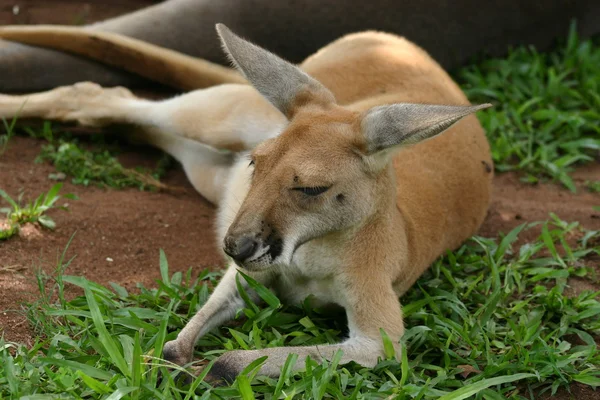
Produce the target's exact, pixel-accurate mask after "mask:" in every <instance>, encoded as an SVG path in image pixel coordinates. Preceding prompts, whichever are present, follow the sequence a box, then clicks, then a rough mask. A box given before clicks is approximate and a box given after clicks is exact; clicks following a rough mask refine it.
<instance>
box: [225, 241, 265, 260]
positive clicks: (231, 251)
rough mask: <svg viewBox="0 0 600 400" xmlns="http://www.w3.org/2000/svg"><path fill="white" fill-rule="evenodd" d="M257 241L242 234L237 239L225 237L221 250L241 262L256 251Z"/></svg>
mask: <svg viewBox="0 0 600 400" xmlns="http://www.w3.org/2000/svg"><path fill="white" fill-rule="evenodd" d="M256 247H258V243H257V242H256V240H254V239H253V238H251V237H248V236H242V237H241V238H239V239H237V240H231V238H227V239H226V240H225V246H224V248H223V250H224V251H225V253H226V254H227V255H228V256H229V257H231V258H233V259H234V260H235V261H238V262H243V261H244V260H246V259H247V258H248V257H250V256H251V255H252V254H254V252H255V251H256Z"/></svg>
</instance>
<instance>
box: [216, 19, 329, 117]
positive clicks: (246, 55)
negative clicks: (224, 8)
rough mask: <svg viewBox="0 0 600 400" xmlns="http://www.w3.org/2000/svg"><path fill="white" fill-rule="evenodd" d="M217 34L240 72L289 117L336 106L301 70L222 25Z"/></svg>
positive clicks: (318, 85)
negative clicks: (311, 107)
mask: <svg viewBox="0 0 600 400" xmlns="http://www.w3.org/2000/svg"><path fill="white" fill-rule="evenodd" d="M217 32H218V34H219V37H220V38H221V42H222V43H223V47H224V48H225V52H226V53H227V54H228V55H229V57H230V58H231V60H232V61H233V63H234V65H235V66H236V67H237V69H239V70H240V72H242V74H244V76H245V77H246V79H248V81H250V83H251V84H252V85H253V86H254V87H255V88H256V89H257V90H258V91H259V92H260V93H261V94H262V95H263V96H264V97H265V98H266V99H267V100H269V101H270V102H271V103H272V104H273V105H274V106H275V107H277V108H278V109H279V110H280V111H281V112H282V113H283V114H285V115H286V116H287V117H288V118H291V117H292V116H293V114H294V113H295V109H296V108H297V107H300V106H302V105H305V104H307V103H315V102H316V103H322V104H327V103H334V102H335V97H334V96H333V93H331V92H330V91H329V90H328V89H327V88H325V86H323V85H322V84H321V83H319V82H318V81H316V80H315V79H313V78H311V77H310V76H308V75H307V74H306V73H304V72H303V71H302V70H300V69H299V68H298V67H296V66H294V65H292V64H291V63H289V62H287V61H284V60H283V59H281V58H279V57H277V56H276V55H274V54H273V53H270V52H268V51H266V50H264V49H262V48H260V47H258V46H256V45H254V44H252V43H250V42H248V41H246V40H244V39H242V38H240V37H239V36H237V35H235V34H234V33H233V32H231V31H230V30H229V28H227V27H226V26H225V25H223V24H217Z"/></svg>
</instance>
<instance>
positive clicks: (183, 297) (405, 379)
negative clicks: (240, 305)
mask: <svg viewBox="0 0 600 400" xmlns="http://www.w3.org/2000/svg"><path fill="white" fill-rule="evenodd" d="M524 229H527V228H526V227H525V226H520V227H518V228H516V229H515V230H513V231H512V232H510V233H508V234H507V235H505V236H502V237H500V238H499V239H498V240H493V239H485V238H481V237H475V238H473V240H472V241H471V242H470V243H468V244H466V245H464V246H462V247H461V248H460V249H458V250H456V251H454V252H450V253H448V254H447V256H445V257H444V258H442V259H440V260H438V261H437V262H436V263H434V265H433V266H432V268H431V269H430V271H429V272H427V273H426V274H425V276H423V277H422V278H421V279H420V280H419V281H418V282H417V284H416V285H415V286H414V288H413V289H412V290H410V291H409V292H408V293H407V294H406V295H405V296H404V297H403V298H402V303H403V304H404V315H405V321H406V326H407V330H406V333H405V335H404V338H403V340H402V347H403V352H402V355H401V357H400V358H399V360H395V359H393V358H390V357H387V358H385V359H383V360H381V362H380V363H379V364H378V365H377V366H376V367H374V368H364V367H361V366H359V365H357V364H352V363H351V364H346V365H341V364H340V363H339V358H334V359H333V360H331V361H330V362H325V363H323V364H322V365H320V364H317V363H315V362H313V361H310V360H309V361H307V362H306V370H305V371H304V372H298V373H293V372H291V370H290V368H289V366H290V365H291V364H292V362H293V361H294V358H293V356H291V357H290V358H289V359H288V362H287V363H286V365H284V367H283V368H282V376H281V377H280V378H278V379H271V378H267V377H262V376H260V375H258V374H257V371H258V368H259V367H260V361H258V362H256V363H253V364H252V365H251V366H249V368H247V372H248V373H247V374H244V375H242V376H240V377H239V378H238V379H237V380H236V382H235V383H234V384H233V385H231V386H225V387H212V386H210V385H209V384H208V383H206V382H204V381H203V376H204V375H205V374H206V373H207V371H208V370H209V369H210V366H211V365H212V364H211V363H212V361H213V360H214V359H215V358H216V357H217V356H218V355H220V354H222V353H223V352H224V351H226V350H231V349H247V348H250V349H252V348H264V347H273V346H284V345H286V346H289V345H302V344H304V345H310V344H319V343H328V342H333V341H337V340H340V338H341V337H342V336H343V332H344V330H345V328H344V323H343V321H340V320H338V319H335V318H331V317H330V316H329V315H327V314H324V313H323V312H321V311H319V310H313V309H311V308H310V307H308V306H303V307H299V308H298V307H287V306H282V305H281V303H280V302H279V300H278V299H277V298H276V297H275V296H274V295H273V294H272V293H271V292H270V291H268V290H266V289H264V288H263V287H261V286H260V285H258V284H257V283H256V282H254V281H252V280H248V283H249V285H250V287H252V288H254V289H255V290H257V292H258V293H259V294H260V296H261V297H262V300H263V303H264V304H265V305H264V306H258V305H256V304H254V303H252V302H251V301H247V303H246V306H245V308H244V309H243V311H242V313H241V315H242V317H243V318H241V319H240V320H239V323H238V324H236V325H234V326H229V327H221V328H219V329H217V330H215V331H213V332H212V333H210V334H208V335H207V336H205V337H203V338H202V339H201V340H200V342H199V343H198V354H197V356H198V358H200V359H202V360H204V361H201V362H196V363H195V365H196V366H203V367H204V369H203V370H202V373H201V374H200V375H199V376H198V377H195V378H194V380H193V383H192V384H191V386H188V387H178V386H177V385H176V384H175V380H176V376H177V375H181V374H186V373H187V372H186V371H184V370H182V369H180V368H179V369H176V370H175V371H173V372H169V371H167V370H166V367H167V366H168V364H167V363H166V362H165V361H163V360H162V359H161V357H160V356H161V351H162V347H163V344H164V343H165V342H166V341H168V340H172V339H174V338H175V336H176V334H177V332H178V331H179V330H180V329H181V328H182V327H183V325H184V324H185V322H186V321H187V320H189V319H190V318H191V316H192V315H193V314H194V313H195V312H196V311H197V310H198V308H199V307H200V306H201V305H202V304H204V303H205V301H206V299H207V298H208V295H209V293H210V290H211V289H210V288H211V287H213V286H214V284H215V283H216V282H217V280H218V278H219V274H217V273H211V272H208V271H204V272H202V273H201V274H200V276H199V277H198V278H196V279H193V278H192V273H191V271H188V272H187V273H185V274H182V273H180V272H176V273H174V274H172V275H171V274H170V273H169V269H168V263H167V259H166V257H165V256H164V254H162V252H161V257H160V263H159V264H160V272H161V280H160V281H159V282H158V288H157V289H146V288H144V287H140V289H139V291H136V292H135V293H129V292H128V291H127V290H125V289H124V288H123V287H120V286H118V285H115V284H111V286H112V290H111V289H108V288H106V287H103V286H101V285H98V284H95V283H93V282H90V281H87V280H86V279H85V278H83V277H76V276H68V275H63V273H64V265H65V264H64V263H59V266H58V268H57V277H56V279H55V282H56V283H55V286H54V291H47V290H46V289H44V288H45V287H46V286H47V285H46V283H47V282H45V281H44V278H40V282H41V283H40V288H41V289H40V290H41V291H42V296H41V299H40V300H39V301H38V302H37V303H35V304H33V305H32V306H31V307H30V308H29V310H28V315H29V319H30V320H31V321H32V322H34V323H35V329H36V331H37V334H38V339H37V342H36V343H35V344H34V345H33V347H31V348H27V347H25V346H22V345H17V344H13V343H7V342H2V341H1V340H0V357H1V358H2V361H3V365H4V366H5V368H4V369H0V396H3V397H11V396H12V397H13V398H19V397H21V396H34V395H37V396H42V395H46V396H52V395H53V394H61V395H62V396H68V397H74V398H81V397H85V398H93V399H100V398H109V397H110V398H111V399H112V398H127V399H149V398H153V399H155V398H156V399H161V398H173V399H191V398H199V399H209V398H223V399H224V398H242V399H252V398H272V399H275V398H290V399H291V398H295V399H296V398H298V399H323V398H338V399H339V398H371V399H374V398H394V399H412V398H418V399H444V400H457V399H466V398H477V399H492V400H494V399H500V398H511V399H533V398H537V396H539V395H540V394H542V393H554V392H556V391H557V390H558V389H559V388H561V387H568V385H569V384H571V383H572V382H580V383H582V384H585V385H590V386H600V351H599V350H598V347H597V344H596V343H595V341H594V335H598V333H600V319H599V318H598V315H600V302H599V301H598V298H597V297H598V294H599V292H596V293H591V292H584V293H581V294H578V295H577V296H575V297H567V296H565V294H564V289H565V287H566V286H567V285H568V279H569V278H570V277H575V276H576V277H585V276H586V274H587V273H588V268H586V266H585V263H586V259H587V257H588V256H591V255H592V254H596V255H597V254H599V253H600V249H598V248H595V247H593V246H592V245H591V243H593V242H595V241H596V240H597V238H598V237H600V232H583V231H582V230H581V229H580V228H579V227H578V224H577V223H566V222H563V221H560V220H559V219H558V218H556V217H553V219H552V221H550V222H547V223H544V224H543V225H542V234H541V236H540V238H539V239H538V240H537V241H534V242H533V243H528V244H525V245H522V246H520V247H516V246H515V242H516V240H517V238H518V236H519V234H520V233H521V231H523V230H524ZM575 235H579V236H580V237H582V239H581V240H580V241H579V242H576V243H575V244H573V243H571V241H570V240H568V239H569V238H573V237H575ZM558 249H562V250H561V251H558ZM46 279H47V278H46ZM239 279H245V278H244V277H243V276H240V277H239ZM67 284H70V285H75V286H76V287H79V288H80V289H82V290H83V292H84V296H80V297H77V298H75V299H73V300H70V301H69V300H67V299H66V298H65V297H64V293H65V285H67ZM53 296H54V297H56V298H58V300H57V301H56V302H51V301H50V298H52V297H53ZM388 340H389V338H388ZM384 343H385V342H384ZM387 347H389V346H387ZM159 371H161V372H162V373H163V376H164V379H162V381H160V382H159V381H158V378H157V377H158V372H159ZM36 398H37V397H36ZM40 398H42V397H40Z"/></svg>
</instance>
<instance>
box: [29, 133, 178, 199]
mask: <svg viewBox="0 0 600 400" xmlns="http://www.w3.org/2000/svg"><path fill="white" fill-rule="evenodd" d="M26 131H27V132H28V133H29V135H30V136H33V137H36V138H43V139H45V140H46V141H47V142H48V143H47V144H45V145H44V146H43V148H42V151H41V153H40V154H39V156H38V158H37V160H36V161H38V162H49V163H51V164H52V165H54V167H55V168H56V170H57V172H59V173H60V174H63V176H70V177H71V182H72V183H74V184H76V185H83V186H90V185H93V186H99V187H110V188H113V189H123V188H127V187H135V188H138V189H140V190H158V189H168V187H167V186H166V185H165V184H163V183H161V182H160V179H161V178H162V177H163V176H164V175H165V174H166V171H167V170H168V168H169V167H170V166H171V164H172V158H171V157H169V156H167V155H166V154H165V155H163V157H162V158H161V159H160V160H159V161H158V163H157V165H156V167H155V168H154V169H153V170H151V169H148V168H142V167H136V168H126V167H124V166H123V165H122V164H121V163H120V162H119V160H118V159H117V155H118V153H119V151H118V146H114V145H111V144H109V143H107V141H106V136H105V135H91V146H90V145H85V144H83V143H81V141H80V140H79V139H77V138H74V137H72V135H70V134H65V133H59V134H56V133H55V132H54V130H53V128H52V124H51V123H50V122H45V123H44V125H43V127H42V129H41V130H39V131H34V130H32V129H29V128H26ZM50 178H51V179H57V178H62V177H61V176H60V175H59V174H51V175H50Z"/></svg>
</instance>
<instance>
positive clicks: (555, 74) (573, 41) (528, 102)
mask: <svg viewBox="0 0 600 400" xmlns="http://www.w3.org/2000/svg"><path fill="white" fill-rule="evenodd" d="M454 76H455V78H456V79H457V81H458V82H459V84H460V85H461V87H462V88H463V90H464V91H465V92H466V94H467V96H468V97H469V99H470V100H471V101H472V102H473V103H484V102H492V103H494V104H495V107H493V108H490V109H487V110H483V111H481V112H479V113H478V116H479V119H480V121H481V123H482V125H483V127H484V128H485V130H486V132H487V136H488V139H489V141H490V145H491V148H492V156H493V160H494V162H495V165H496V170H498V171H522V172H523V173H524V175H525V176H524V180H526V181H528V182H532V183H536V182H539V181H540V180H543V179H547V178H549V179H552V180H555V181H558V182H560V183H561V184H562V185H564V186H565V187H567V188H568V189H569V190H571V191H573V192H575V191H576V185H575V183H574V182H573V179H572V177H571V175H570V172H572V170H573V167H574V166H575V165H578V164H582V163H586V162H591V161H593V160H594V159H595V157H598V154H599V151H600V124H598V121H600V46H598V44H597V43H596V42H594V41H592V40H586V41H582V40H579V39H578V37H577V34H576V31H575V25H573V26H572V29H571V32H570V33H569V36H568V38H567V41H566V44H565V45H564V46H562V47H561V48H558V49H557V50H554V51H552V52H548V53H539V52H537V51H536V50H535V49H533V48H528V47H519V48H516V49H514V50H512V51H511V52H510V54H509V55H508V56H507V57H505V58H492V59H487V60H484V61H482V62H480V63H478V64H475V65H471V66H468V67H465V68H462V69H460V70H459V71H457V72H456V73H455V74H454Z"/></svg>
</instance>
